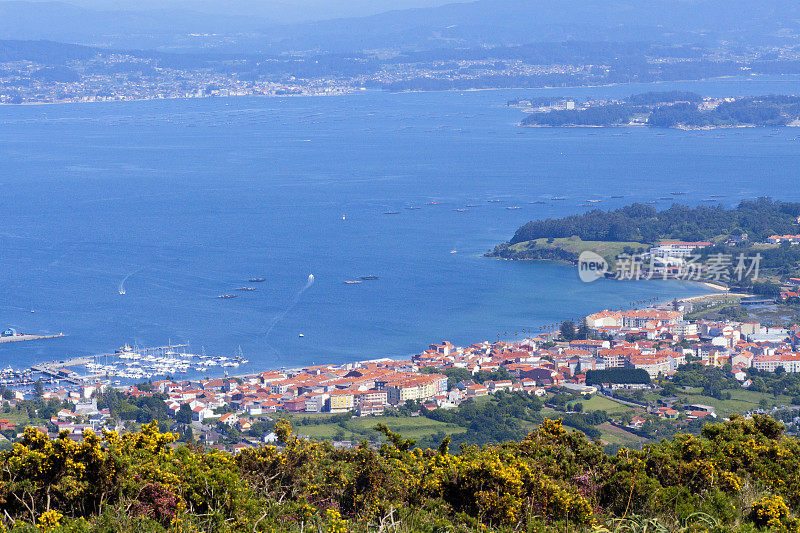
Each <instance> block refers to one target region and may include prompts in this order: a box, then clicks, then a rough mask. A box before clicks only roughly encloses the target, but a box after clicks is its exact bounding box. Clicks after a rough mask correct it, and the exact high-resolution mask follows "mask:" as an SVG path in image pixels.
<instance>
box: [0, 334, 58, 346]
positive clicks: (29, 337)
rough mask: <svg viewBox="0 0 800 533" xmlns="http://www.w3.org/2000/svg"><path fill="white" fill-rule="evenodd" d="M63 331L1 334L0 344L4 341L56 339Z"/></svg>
mask: <svg viewBox="0 0 800 533" xmlns="http://www.w3.org/2000/svg"><path fill="white" fill-rule="evenodd" d="M63 336H64V334H63V333H59V334H57V335H29V334H24V333H18V334H16V335H2V336H0V344H2V343H4V342H22V341H38V340H41V339H56V338H58V337H63Z"/></svg>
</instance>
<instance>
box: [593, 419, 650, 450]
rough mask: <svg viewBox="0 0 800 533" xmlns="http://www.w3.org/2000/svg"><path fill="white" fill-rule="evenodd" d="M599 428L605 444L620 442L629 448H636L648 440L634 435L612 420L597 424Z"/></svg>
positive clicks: (601, 438)
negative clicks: (614, 423)
mask: <svg viewBox="0 0 800 533" xmlns="http://www.w3.org/2000/svg"><path fill="white" fill-rule="evenodd" d="M597 429H599V430H600V434H601V436H600V440H602V441H603V442H604V443H605V444H619V445H621V446H626V447H629V448H630V447H634V448H636V447H638V446H639V445H641V444H643V443H645V442H648V440H647V439H646V438H644V437H640V436H638V435H634V434H633V433H631V432H629V431H626V430H624V429H622V428H619V427H617V426H615V425H613V424H612V423H611V422H604V423H602V424H600V425H599V426H597Z"/></svg>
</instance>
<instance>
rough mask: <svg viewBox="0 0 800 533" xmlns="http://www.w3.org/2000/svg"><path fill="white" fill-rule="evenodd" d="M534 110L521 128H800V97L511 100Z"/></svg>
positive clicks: (675, 94)
mask: <svg viewBox="0 0 800 533" xmlns="http://www.w3.org/2000/svg"><path fill="white" fill-rule="evenodd" d="M508 105H509V106H518V107H521V108H523V109H525V110H526V111H529V112H530V114H529V115H528V116H526V117H525V118H524V119H523V120H522V122H521V125H522V126H531V127H614V126H649V127H654V128H672V129H683V130H700V129H714V128H741V127H783V126H800V97H799V96H789V95H767V96H748V97H738V98H711V97H703V96H701V95H699V94H695V93H692V92H684V91H667V92H648V93H643V94H636V95H632V96H629V97H627V98H623V99H620V100H578V99H571V98H563V97H539V98H532V99H528V100H526V99H518V100H513V101H510V102H508Z"/></svg>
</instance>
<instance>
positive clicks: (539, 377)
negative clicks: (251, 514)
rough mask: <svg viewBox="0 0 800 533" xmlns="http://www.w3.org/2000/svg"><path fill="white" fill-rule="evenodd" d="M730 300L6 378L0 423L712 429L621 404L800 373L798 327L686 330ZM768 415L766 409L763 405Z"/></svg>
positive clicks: (201, 434)
mask: <svg viewBox="0 0 800 533" xmlns="http://www.w3.org/2000/svg"><path fill="white" fill-rule="evenodd" d="M724 298H725V295H713V296H709V297H700V298H695V299H689V300H682V301H678V300H675V301H673V302H669V303H664V304H660V305H653V306H649V307H644V308H634V309H627V310H604V311H601V312H598V313H595V314H592V315H589V316H587V317H585V319H584V321H583V322H582V323H581V324H579V325H577V326H576V325H575V324H574V323H573V322H564V323H562V324H561V325H560V327H559V328H558V329H557V330H555V331H542V332H539V333H537V334H530V335H526V336H524V338H521V339H517V340H499V341H496V342H488V341H484V342H478V343H475V344H471V345H469V346H455V345H453V344H452V343H450V342H448V341H443V342H440V343H435V344H431V345H430V346H428V348H427V349H425V350H424V351H421V352H420V353H418V354H416V355H414V356H413V357H412V358H410V359H409V360H392V359H376V360H370V361H364V362H354V363H347V364H343V365H313V366H305V367H301V368H296V369H291V370H287V369H283V370H268V371H265V372H261V373H258V374H251V375H243V376H236V377H233V376H228V377H217V378H213V379H185V380H175V379H157V380H155V381H145V382H142V383H139V384H130V385H114V384H112V383H111V382H110V381H109V380H103V379H99V378H98V377H96V376H95V377H91V376H90V377H86V378H81V379H79V380H75V379H71V380H69V381H67V380H66V378H67V374H66V373H64V374H63V375H61V376H60V377H62V378H64V379H63V380H59V379H58V376H59V375H58V374H56V378H53V379H51V380H50V383H51V384H52V386H48V387H43V386H42V385H41V382H39V383H38V384H37V382H35V381H34V380H33V378H32V377H31V375H30V374H26V375H25V379H24V380H20V381H18V382H15V381H14V377H15V376H16V377H17V378H19V377H20V376H21V374H19V373H15V372H14V371H13V370H11V369H8V370H6V371H4V372H3V374H2V376H0V378H2V379H1V380H2V382H4V383H5V384H6V385H5V386H4V387H3V392H2V395H3V412H4V413H7V414H6V415H0V433H2V435H4V436H5V438H7V439H11V440H13V439H14V438H16V435H19V434H20V433H21V432H22V430H23V427H24V425H25V424H24V423H17V422H15V417H14V416H12V415H14V414H18V413H20V410H21V409H22V406H25V409H30V407H29V406H30V402H31V401H32V400H33V399H34V398H35V399H37V400H38V401H39V402H40V404H41V405H51V406H52V405H55V406H56V407H57V408H55V409H52V412H51V413H50V416H49V419H48V420H47V421H46V424H45V425H44V426H43V427H41V426H40V427H41V429H42V431H46V432H49V433H52V434H56V433H59V432H66V434H68V435H70V436H71V437H74V438H76V439H79V438H81V435H82V434H83V433H84V432H85V431H87V430H92V431H96V432H97V431H101V430H103V429H116V430H125V429H131V428H134V427H135V426H136V424H135V422H136V419H135V418H133V419H132V418H131V417H126V416H119V413H114V412H113V409H111V408H109V407H108V406H106V407H102V406H101V404H103V403H104V402H103V401H102V400H101V401H100V402H98V398H103V397H105V396H107V395H108V393H109V390H110V389H112V388H113V389H114V390H115V391H116V393H119V394H121V395H122V396H124V397H126V398H128V400H129V401H132V402H136V401H140V400H142V399H146V400H149V401H150V402H151V403H152V402H155V403H157V404H159V405H160V407H159V408H160V409H163V410H164V411H165V412H166V413H167V416H168V418H169V420H172V422H170V424H168V426H169V425H171V426H172V427H173V428H175V427H178V428H183V429H182V431H183V432H186V433H188V434H190V435H191V437H190V438H197V439H199V440H201V441H202V442H204V443H205V444H207V445H218V444H219V445H222V444H223V443H221V442H220V441H222V440H223V437H222V435H223V434H224V433H225V432H226V431H228V430H235V432H236V433H237V435H240V438H238V439H237V442H236V443H234V444H231V443H230V442H229V443H228V444H229V447H230V448H232V449H240V448H242V447H247V446H257V445H260V444H262V443H264V442H274V441H275V439H276V436H275V433H274V432H273V431H272V429H271V428H272V424H274V421H275V420H277V419H279V418H282V417H287V416H313V417H318V418H316V420H317V421H318V422H319V421H324V420H325V417H333V416H336V415H339V416H340V417H341V416H342V415H344V416H346V417H347V418H352V419H356V418H367V417H386V416H387V415H390V414H392V413H396V412H397V411H398V410H405V411H407V412H408V411H409V409H410V413H411V415H412V416H419V413H420V411H423V412H426V413H430V412H434V411H436V410H453V409H458V408H459V407H460V406H463V405H464V404H465V403H468V402H480V401H483V400H485V399H486V398H485V397H488V398H491V397H493V396H496V395H498V394H500V395H502V394H506V393H517V394H521V395H526V396H531V397H536V398H539V399H541V400H542V401H544V402H545V405H547V402H548V399H549V398H552V397H553V396H554V395H559V394H564V393H568V394H572V395H573V396H574V397H575V398H583V399H586V400H590V399H591V398H593V397H602V398H608V399H611V401H617V400H619V401H620V402H623V403H622V404H623V405H632V406H633V407H634V408H635V409H634V414H635V415H636V416H630V415H629V416H627V417H623V419H621V420H620V421H617V422H616V423H617V424H618V425H620V426H621V427H623V428H624V429H625V430H630V431H634V432H635V431H636V430H637V429H640V428H641V426H642V425H644V423H645V422H646V421H647V420H648V419H652V420H657V419H658V420H662V421H672V422H674V423H676V424H680V423H681V422H683V424H686V423H688V422H689V421H692V420H698V419H703V418H705V417H711V418H712V419H713V418H716V417H717V416H720V413H718V412H716V409H715V408H714V407H713V406H710V405H704V404H699V403H694V404H691V405H681V404H680V403H679V402H678V400H677V398H672V399H671V401H669V402H667V401H662V400H661V399H659V401H658V402H650V403H648V402H639V403H637V402H636V401H635V400H634V399H633V398H631V397H628V398H627V399H624V400H623V399H620V397H619V396H618V394H617V393H618V392H619V391H625V392H627V393H630V392H631V391H640V393H641V391H653V390H663V389H665V388H666V387H667V385H666V384H668V383H669V382H670V380H672V379H673V378H674V376H676V375H678V374H680V373H681V371H682V370H684V369H686V368H687V365H689V366H691V367H694V368H697V367H698V366H701V367H706V368H710V369H720V371H722V372H724V373H725V374H726V375H727V376H729V378H730V379H733V380H735V381H736V382H737V383H738V385H739V386H740V387H741V388H742V389H743V390H747V389H748V388H749V387H751V386H752V383H753V376H754V374H758V373H763V372H766V373H773V374H775V373H778V374H781V373H789V374H792V373H800V326H798V325H795V326H793V327H770V326H767V325H764V324H761V323H757V322H737V321H734V320H723V321H720V320H707V319H690V318H688V317H689V316H690V315H691V314H692V313H693V312H695V311H696V309H695V308H696V307H698V306H702V305H705V306H707V305H713V304H716V303H719V302H721V301H723V299H724ZM129 350H130V349H129ZM66 372H69V371H66ZM454 376H459V377H461V379H453V377H454ZM465 376H469V377H472V378H474V379H470V378H469V377H465ZM478 376H480V377H482V378H483V379H478ZM487 377H488V378H491V379H487ZM15 383H18V384H20V385H21V386H19V387H17V386H16V385H15ZM32 385H33V386H32ZM37 389H38V390H37ZM615 396H616V397H617V400H615V399H614V398H615ZM631 400H633V403H632V402H631ZM162 404H163V405H162ZM760 407H761V408H764V407H766V405H764V404H763V402H762V405H761V406H760ZM784 407H785V406H784ZM777 408H778V407H774V409H777ZM762 410H763V409H762ZM752 411H753V412H756V411H757V409H753V410H752ZM742 414H745V413H742ZM748 414H752V413H748ZM17 420H19V417H17ZM420 420H421V419H420ZM139 421H140V422H141V420H139ZM623 422H624V424H623ZM254 427H255V428H256V430H257V431H253V428H254ZM302 429H303V428H300V430H299V433H300V434H302ZM347 444H348V445H349V444H351V443H347Z"/></svg>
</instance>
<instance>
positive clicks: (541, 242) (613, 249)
mask: <svg viewBox="0 0 800 533" xmlns="http://www.w3.org/2000/svg"><path fill="white" fill-rule="evenodd" d="M547 241H548V239H536V240H533V241H524V242H519V243H517V244H514V245H512V246H511V248H512V249H515V250H518V251H524V250H529V249H531V248H533V247H538V248H561V249H562V250H566V251H568V252H572V253H574V254H576V255H580V253H581V252H585V251H587V250H588V251H591V252H595V253H597V254H600V255H602V256H603V257H605V259H606V261H608V262H609V263H610V264H613V262H614V258H615V257H616V256H618V255H620V254H621V253H623V252H624V250H625V248H628V247H630V248H633V249H634V250H636V249H639V248H641V249H645V248H648V246H649V245H647V244H643V243H641V242H616V241H584V240H582V239H581V238H579V237H574V236H573V237H562V238H558V239H553V242H552V243H548V242H547Z"/></svg>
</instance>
